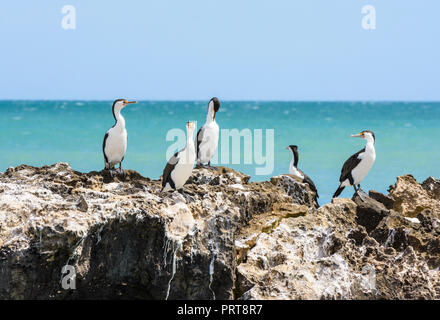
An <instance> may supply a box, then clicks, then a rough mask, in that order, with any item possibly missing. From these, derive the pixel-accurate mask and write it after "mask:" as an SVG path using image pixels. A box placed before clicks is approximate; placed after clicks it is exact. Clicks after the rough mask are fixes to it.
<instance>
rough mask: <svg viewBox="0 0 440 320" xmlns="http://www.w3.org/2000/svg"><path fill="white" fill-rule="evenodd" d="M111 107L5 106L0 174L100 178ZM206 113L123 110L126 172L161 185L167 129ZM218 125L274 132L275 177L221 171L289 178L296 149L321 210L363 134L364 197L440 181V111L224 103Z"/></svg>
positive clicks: (142, 106)
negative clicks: (37, 170) (372, 152)
mask: <svg viewBox="0 0 440 320" xmlns="http://www.w3.org/2000/svg"><path fill="white" fill-rule="evenodd" d="M111 106H112V102H111V101H0V111H1V116H2V118H3V121H2V131H1V132H2V134H1V135H0V171H4V170H6V169H7V168H8V167H10V166H18V165H20V164H28V165H33V166H42V165H47V164H53V163H55V162H59V161H62V162H68V163H69V164H70V165H71V167H72V168H73V169H75V170H78V171H82V172H89V171H93V170H101V169H102V168H103V167H104V160H103V155H102V140H103V137H104V134H105V132H106V130H107V129H108V128H109V127H111V126H112V125H113V124H114V119H113V115H112V110H111ZM206 110H207V101H206V102H205V101H204V102H200V101H187V102H171V101H170V102H167V101H160V102H153V101H140V102H139V103H138V104H136V105H130V106H128V107H127V108H125V109H124V110H123V112H122V113H123V115H124V117H125V119H126V127H127V131H128V149H127V154H126V156H125V160H124V162H123V167H124V169H133V170H136V171H138V172H139V173H141V174H142V175H144V176H147V177H150V178H152V179H159V177H160V175H161V174H162V170H163V168H164V166H165V164H166V161H167V159H166V152H167V149H168V148H169V147H170V146H171V145H172V144H173V143H174V142H173V141H167V140H166V136H167V133H168V132H169V130H170V129H173V128H177V129H182V130H184V129H185V123H186V121H188V120H195V121H197V125H198V128H199V127H200V126H201V125H203V123H204V120H205V117H206ZM216 119H217V123H218V124H219V126H220V128H221V129H234V128H235V129H238V130H242V129H250V130H251V132H253V133H254V132H255V131H254V130H255V129H262V130H263V140H265V138H266V133H267V131H265V130H267V129H273V130H274V148H273V149H274V150H273V152H274V168H273V172H272V173H271V174H268V175H256V174H255V168H256V167H263V166H264V165H259V164H256V163H253V164H244V163H243V159H244V158H243V156H244V155H243V154H242V155H241V164H230V163H229V164H225V165H226V166H228V167H231V168H233V169H236V170H239V171H242V172H244V173H246V174H249V175H250V176H251V181H263V180H267V179H269V178H270V176H274V175H278V174H282V173H287V172H288V166H289V162H290V160H291V155H290V152H289V151H287V150H285V147H286V146H287V145H289V144H296V145H298V146H299V152H300V161H299V168H300V169H302V170H303V171H304V172H305V173H306V174H308V175H309V176H310V177H311V178H312V179H313V180H314V182H315V184H316V186H317V188H318V191H319V193H320V204H325V203H327V202H329V201H330V200H331V195H332V194H333V192H334V191H335V190H336V188H337V186H338V178H339V174H340V170H341V166H342V164H343V162H344V161H345V160H346V159H347V158H348V157H349V156H350V155H352V154H353V153H355V152H357V151H359V150H360V149H362V148H363V147H364V145H365V141H364V140H362V139H353V138H349V135H350V134H352V133H359V132H360V131H362V130H367V129H368V130H372V131H374V133H375V135H376V145H375V147H376V154H377V158H376V163H375V164H374V166H373V169H372V170H371V172H370V174H369V175H368V176H367V177H366V178H365V180H364V182H363V183H362V187H363V189H364V190H369V189H375V190H378V191H381V192H386V191H387V189H388V186H389V185H391V184H394V183H395V178H396V176H399V175H402V174H406V173H410V174H412V175H413V176H414V177H415V178H416V179H417V180H418V181H419V182H422V181H423V180H424V179H426V178H428V177H429V176H434V177H437V178H439V177H440V141H439V139H440V126H439V121H440V103H439V102H418V103H415V102H374V103H373V102H371V103H370V102H364V103H362V102H269V101H265V102H258V101H246V102H234V101H222V104H221V109H220V110H219V113H218V114H217V116H216ZM230 144H231V143H230ZM219 145H221V142H220V143H219ZM265 147H266V146H265V145H264V146H263V156H264V155H265V153H266V149H265ZM243 149H244V148H243V147H242V148H241V153H243V152H244V150H243ZM219 152H221V150H219ZM219 158H220V157H219ZM230 158H231V159H232V157H230ZM231 161H232V160H230V161H229V162H231ZM347 190H348V191H347ZM351 195H352V188H349V189H348V188H346V190H345V191H344V192H343V194H342V195H341V196H342V197H351Z"/></svg>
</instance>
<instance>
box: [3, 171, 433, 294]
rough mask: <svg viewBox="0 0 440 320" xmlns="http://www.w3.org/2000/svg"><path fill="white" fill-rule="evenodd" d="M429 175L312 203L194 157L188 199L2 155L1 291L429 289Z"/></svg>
mask: <svg viewBox="0 0 440 320" xmlns="http://www.w3.org/2000/svg"><path fill="white" fill-rule="evenodd" d="M437 186H438V180H435V179H434V178H429V179H428V180H426V181H425V182H424V183H423V184H422V185H420V184H418V183H417V182H416V181H415V180H414V179H413V178H412V179H411V178H410V176H403V178H402V177H399V178H398V179H397V182H396V185H395V186H394V187H393V188H392V190H391V192H390V194H389V195H388V196H386V195H379V194H378V193H376V192H371V193H370V197H368V198H367V199H366V200H365V201H361V200H360V199H359V198H358V197H354V198H353V200H350V199H333V200H332V203H330V204H326V205H324V206H322V207H319V208H318V206H317V203H316V202H315V201H314V197H315V195H314V193H313V192H311V190H310V189H309V188H308V186H307V185H305V184H302V183H300V182H298V181H296V180H295V179H294V178H292V177H291V176H289V175H282V176H277V177H273V178H272V179H271V181H270V182H268V181H265V182H249V176H246V175H244V174H241V173H239V172H236V171H234V170H231V169H228V168H224V167H219V168H217V170H213V169H207V168H202V169H195V170H194V172H193V175H192V177H191V178H190V180H189V182H188V184H187V185H186V186H185V190H186V192H187V193H188V195H190V197H191V198H192V200H189V199H187V198H185V197H183V196H182V195H181V194H180V193H178V192H170V193H164V194H163V193H161V192H160V190H161V184H160V181H157V180H150V179H148V178H145V177H142V176H141V175H140V174H138V173H137V172H135V171H130V170H127V176H126V178H125V179H122V180H119V178H118V177H115V179H112V178H111V177H109V176H108V175H107V174H106V173H105V172H90V173H80V172H77V171H74V170H72V169H71V168H70V167H69V165H68V164H67V163H57V164H55V165H51V166H44V167H41V168H37V167H31V166H26V165H22V166H18V167H16V168H9V169H8V170H7V171H6V172H5V174H3V175H0V299H439V298H440V280H439V271H438V270H439V267H440V241H439V239H440V234H439V223H440V220H439V218H438V211H437V208H438V207H437V205H438V199H437V191H436V190H438V189H437ZM404 190H408V192H409V193H408V194H405V192H404ZM411 197H414V199H412V198H411ZM375 199H376V200H375ZM390 199H391V200H392V201H394V205H393V206H392V208H391V209H389V206H390V203H391V201H390ZM377 200H378V201H377ZM412 200H414V201H415V203H416V204H417V206H418V207H417V208H414V207H411V201H412ZM421 208H423V210H419V209H421ZM416 213H417V214H416ZM65 265H71V266H73V267H74V269H75V271H76V289H75V290H72V289H68V290H65V289H63V288H62V286H61V284H62V279H63V277H64V276H65V275H64V274H62V272H61V270H62V268H63V267H64V266H65Z"/></svg>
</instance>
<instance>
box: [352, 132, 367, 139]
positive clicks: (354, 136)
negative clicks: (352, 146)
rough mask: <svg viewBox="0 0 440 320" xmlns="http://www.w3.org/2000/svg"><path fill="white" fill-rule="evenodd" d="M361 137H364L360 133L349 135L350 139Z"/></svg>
mask: <svg viewBox="0 0 440 320" xmlns="http://www.w3.org/2000/svg"><path fill="white" fill-rule="evenodd" d="M363 136H364V133H363V132H361V133H359V134H352V135H350V137H351V138H362V137H363Z"/></svg>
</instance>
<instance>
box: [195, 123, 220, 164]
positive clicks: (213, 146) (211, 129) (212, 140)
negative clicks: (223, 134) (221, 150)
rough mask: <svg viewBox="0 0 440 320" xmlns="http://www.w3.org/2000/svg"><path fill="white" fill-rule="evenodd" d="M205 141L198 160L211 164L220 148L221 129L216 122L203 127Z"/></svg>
mask: <svg viewBox="0 0 440 320" xmlns="http://www.w3.org/2000/svg"><path fill="white" fill-rule="evenodd" d="M201 133H202V137H203V140H202V141H201V142H200V145H199V153H198V155H197V156H198V159H199V160H200V162H202V163H206V162H209V161H210V160H211V158H212V157H213V156H214V153H215V151H216V150H217V146H218V137H219V127H218V125H217V123H216V122H215V121H212V122H211V123H209V124H205V125H204V126H203V127H202V132H201Z"/></svg>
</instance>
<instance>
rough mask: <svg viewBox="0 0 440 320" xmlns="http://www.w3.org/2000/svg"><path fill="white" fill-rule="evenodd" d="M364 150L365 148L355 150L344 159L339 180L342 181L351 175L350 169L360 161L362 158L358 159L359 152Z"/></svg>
mask: <svg viewBox="0 0 440 320" xmlns="http://www.w3.org/2000/svg"><path fill="white" fill-rule="evenodd" d="M363 152H365V148H363V149H362V150H361V151H359V152H356V153H355V154H354V155H352V156H351V157H350V158H348V159H347V161H345V163H344V165H343V166H342V170H341V177H340V178H339V182H343V181H345V180H346V179H348V177H349V176H350V175H351V171H352V170H353V169H354V168H356V166H357V165H358V164H359V162H361V160H362V159H359V158H358V157H359V154H361V153H363Z"/></svg>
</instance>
